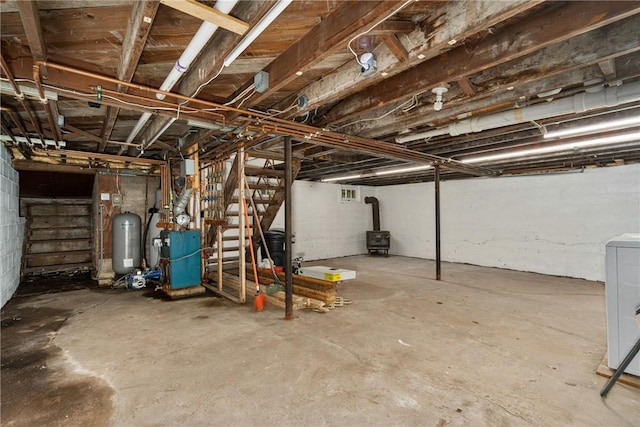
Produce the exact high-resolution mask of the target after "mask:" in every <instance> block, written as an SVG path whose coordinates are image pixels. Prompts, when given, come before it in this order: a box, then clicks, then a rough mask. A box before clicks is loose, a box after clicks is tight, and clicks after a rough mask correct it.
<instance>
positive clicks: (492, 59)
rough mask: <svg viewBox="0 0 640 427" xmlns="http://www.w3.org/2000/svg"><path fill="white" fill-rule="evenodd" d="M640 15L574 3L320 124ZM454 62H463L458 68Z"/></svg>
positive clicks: (384, 88)
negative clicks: (471, 53)
mask: <svg viewBox="0 0 640 427" xmlns="http://www.w3.org/2000/svg"><path fill="white" fill-rule="evenodd" d="M638 12H640V4H639V3H637V2H569V3H568V4H567V5H566V6H564V7H562V8H557V9H556V8H554V9H552V10H550V11H547V12H543V13H540V14H538V15H536V16H533V17H531V18H530V19H527V20H526V21H525V22H518V23H516V24H514V26H515V27H514V28H512V31H509V30H508V29H504V30H503V31H501V32H500V33H499V34H498V35H496V36H494V37H488V38H486V39H484V40H483V41H481V42H480V43H478V45H476V46H475V47H474V49H473V55H470V54H469V46H460V47H457V48H455V49H453V50H451V51H450V52H448V53H447V55H445V56H442V57H438V58H435V59H433V60H430V61H426V62H424V63H422V64H420V65H417V66H415V67H413V68H411V69H408V70H406V71H404V72H402V73H399V74H396V75H395V76H393V77H389V78H387V79H386V80H384V81H382V82H380V83H378V84H375V85H373V86H370V87H369V88H367V90H366V91H365V92H362V93H358V94H355V95H352V96H350V97H348V98H346V99H345V100H344V101H342V102H341V103H339V104H338V105H337V106H336V107H334V108H333V109H332V110H330V111H329V112H328V113H327V114H326V115H325V117H326V119H325V121H324V122H323V123H321V124H326V123H340V122H343V121H346V120H351V119H352V118H354V117H355V116H357V115H359V114H362V113H364V112H367V111H371V110H373V109H376V108H378V107H379V106H382V105H385V104H387V103H390V102H395V101H398V100H400V99H403V98H406V97H408V96H412V95H415V94H419V93H421V92H424V91H426V90H429V89H431V88H433V87H435V86H437V85H439V84H443V83H447V82H450V81H452V80H456V79H459V78H462V77H467V76H469V75H471V74H474V73H477V72H479V71H481V70H485V69H488V68H491V67H495V66H497V65H499V64H503V63H506V62H508V61H512V60H514V59H517V58H521V57H523V56H525V55H527V54H531V53H533V52H535V51H536V50H540V49H542V48H544V47H547V46H550V45H552V44H557V43H560V42H563V41H565V40H568V39H570V38H572V37H575V36H578V35H580V34H584V33H586V32H588V31H592V30H594V29H597V28H600V27H603V26H605V25H608V24H611V23H613V22H616V21H619V20H621V19H624V18H626V17H629V16H632V15H634V14H637V13H638ZM452 64H458V66H454V65H452Z"/></svg>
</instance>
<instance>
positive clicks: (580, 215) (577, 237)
mask: <svg viewBox="0 0 640 427" xmlns="http://www.w3.org/2000/svg"><path fill="white" fill-rule="evenodd" d="M376 195H377V196H378V198H379V199H380V205H381V208H382V207H383V206H393V209H392V210H391V212H392V215H390V216H389V215H387V216H386V221H387V225H386V226H384V225H383V227H384V228H386V229H388V230H390V231H391V236H392V241H391V253H392V254H397V255H405V256H412V257H419V258H429V259H433V258H434V257H435V243H434V240H435V239H434V235H435V233H434V202H433V199H434V187H433V183H424V184H412V185H403V186H389V187H381V188H378V189H377V190H376ZM441 202H442V203H441V206H442V210H441V216H442V259H443V260H444V261H452V262H463V263H470V264H476V265H483V266H491V267H501V268H509V269H514V270H522V271H532V272H538V273H544V274H553V275H560V276H569V277H578V278H585V279H591V280H604V278H605V272H604V253H605V243H606V242H607V241H608V240H609V239H611V238H612V237H614V236H617V235H620V234H622V233H638V232H640V165H628V166H617V167H609V168H601V169H587V170H585V171H584V172H582V173H580V172H578V173H562V174H547V175H536V176H520V177H503V178H479V179H468V180H461V181H450V182H447V181H444V182H442V183H441Z"/></svg>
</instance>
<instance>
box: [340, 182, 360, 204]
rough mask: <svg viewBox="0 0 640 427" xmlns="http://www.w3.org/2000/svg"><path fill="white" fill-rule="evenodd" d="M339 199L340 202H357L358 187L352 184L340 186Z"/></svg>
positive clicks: (358, 197) (358, 195) (358, 198)
mask: <svg viewBox="0 0 640 427" xmlns="http://www.w3.org/2000/svg"><path fill="white" fill-rule="evenodd" d="M340 201H341V202H358V201H360V191H358V187H353V186H346V185H342V186H340Z"/></svg>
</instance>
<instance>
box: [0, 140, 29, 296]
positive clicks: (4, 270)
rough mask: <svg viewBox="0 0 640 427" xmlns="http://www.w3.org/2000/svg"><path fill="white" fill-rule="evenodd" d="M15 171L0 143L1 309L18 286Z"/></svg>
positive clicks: (20, 222) (19, 222) (20, 232)
mask: <svg viewBox="0 0 640 427" xmlns="http://www.w3.org/2000/svg"><path fill="white" fill-rule="evenodd" d="M18 209H19V192H18V172H17V171H16V170H15V169H13V167H12V166H11V156H10V155H9V151H8V150H7V148H6V147H5V146H4V145H3V144H0V290H1V294H2V297H1V302H2V306H4V305H5V303H6V302H7V301H9V299H10V298H11V296H12V295H13V294H14V292H15V291H16V289H17V288H18V284H19V283H20V261H21V258H22V242H23V239H24V223H25V221H24V218H20V216H19V214H18Z"/></svg>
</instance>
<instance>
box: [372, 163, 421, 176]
mask: <svg viewBox="0 0 640 427" xmlns="http://www.w3.org/2000/svg"><path fill="white" fill-rule="evenodd" d="M432 167H433V166H431V165H422V166H412V167H408V168H400V169H387V170H379V171H376V172H375V175H376V176H381V175H395V174H399V173H408V172H418V171H424V170H427V169H431V168H432Z"/></svg>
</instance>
